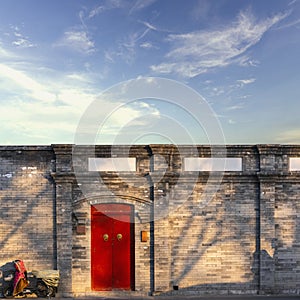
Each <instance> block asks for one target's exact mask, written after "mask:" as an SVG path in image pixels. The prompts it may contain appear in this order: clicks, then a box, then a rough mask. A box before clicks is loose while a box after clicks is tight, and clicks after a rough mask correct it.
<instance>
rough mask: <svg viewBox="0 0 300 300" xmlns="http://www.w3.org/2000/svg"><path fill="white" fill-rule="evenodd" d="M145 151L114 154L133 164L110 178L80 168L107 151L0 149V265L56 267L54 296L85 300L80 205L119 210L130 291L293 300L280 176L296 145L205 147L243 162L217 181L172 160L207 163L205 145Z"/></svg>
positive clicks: (299, 183) (86, 212) (290, 241)
mask: <svg viewBox="0 0 300 300" xmlns="http://www.w3.org/2000/svg"><path fill="white" fill-rule="evenodd" d="M150 147H151V150H152V152H153V154H154V158H153V159H152V160H150V158H149V148H148V149H147V148H145V147H144V146H134V147H131V148H130V149H129V148H128V147H126V146H119V147H117V148H113V157H127V156H130V157H135V158H136V165H137V171H136V172H124V173H120V174H116V173H113V172H101V173H100V174H99V173H98V172H89V170H88V158H90V157H111V154H112V147H111V146H96V147H89V146H76V147H75V146H74V145H52V146H10V147H6V146H2V147H0V201H1V207H0V219H1V223H0V244H1V252H0V263H5V262H6V261H9V260H13V259H16V258H20V259H23V260H24V261H25V264H26V266H27V268H28V269H45V268H59V269H60V271H61V277H62V278H61V279H62V280H61V287H60V290H61V292H62V294H63V295H66V296H69V295H80V294H95V293H94V292H93V291H91V254H90V253H91V238H90V236H91V215H90V214H91V205H93V204H97V203H110V202H116V203H128V204H133V205H134V211H135V217H134V221H135V227H134V228H135V290H136V291H135V293H143V294H147V293H149V292H153V293H163V294H180V293H182V294H188V293H202V294H204V293H211V294H216V293H217V294H228V293H229V294H230V293H243V294H248V293H252V294H256V293H257V292H259V293H262V294H264V293H284V294H299V292H300V281H299V273H300V250H299V249H300V247H299V244H300V229H299V228H300V225H299V224H300V222H299V213H300V172H297V171H296V172H290V171H289V158H290V157H300V146H297V145H295V146H282V145H250V146H247V145H244V146H239V145H232V146H227V147H226V149H224V148H223V147H220V148H218V149H214V151H215V152H214V153H213V154H214V155H215V156H216V155H220V156H223V155H224V154H225V152H226V155H227V156H228V157H240V158H242V170H241V171H238V172H225V173H224V174H223V177H221V180H220V177H218V176H219V175H218V174H216V176H217V177H214V176H213V175H211V174H209V173H208V172H201V173H199V176H198V174H196V180H195V173H193V172H184V169H183V158H184V157H197V156H199V157H210V156H211V154H212V150H211V149H210V147H208V146H198V147H197V148H196V150H197V151H196V152H195V148H193V147H190V146H181V147H179V148H177V147H176V146H172V145H150ZM225 150H226V151H225ZM153 162H154V171H153V170H151V163H153ZM210 175H211V176H210ZM150 178H151V180H152V182H153V184H154V207H153V210H154V215H155V218H156V219H155V223H154V240H153V241H152V240H149V239H148V241H147V242H141V239H140V234H141V231H146V232H147V233H148V236H150V223H149V221H150V215H151V214H150V212H151V205H152V204H153V203H152V201H151V194H150V188H149V182H150V181H149V180H150ZM216 184H218V189H217V190H216V191H214V190H213V188H214V186H215V185H216ZM205 193H206V195H209V196H211V198H205V199H209V201H206V200H205V199H204V198H203V195H204V194H205ZM153 245H154V252H153V253H152V254H151V251H152V246H153ZM151 258H154V261H153V262H152V261H151ZM153 270H154V273H153ZM152 288H154V290H153V291H151V289H152ZM96 294H97V293H96Z"/></svg>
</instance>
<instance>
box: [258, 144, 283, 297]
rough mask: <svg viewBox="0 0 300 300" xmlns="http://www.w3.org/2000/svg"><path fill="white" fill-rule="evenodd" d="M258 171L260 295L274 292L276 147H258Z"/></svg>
mask: <svg viewBox="0 0 300 300" xmlns="http://www.w3.org/2000/svg"><path fill="white" fill-rule="evenodd" d="M258 151H259V158H260V170H259V172H258V178H259V182H260V195H259V196H260V199H259V200H260V270H259V274H260V279H259V280H260V284H259V286H260V293H263V294H265V293H272V292H274V282H275V281H274V280H275V261H274V253H275V244H274V241H275V239H276V234H275V200H276V181H277V175H278V174H277V171H278V170H277V168H278V166H277V163H276V157H277V155H278V154H279V152H278V151H279V150H278V147H275V146H274V145H259V146H258Z"/></svg>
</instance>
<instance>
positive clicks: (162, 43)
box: [0, 0, 300, 145]
mask: <svg viewBox="0 0 300 300" xmlns="http://www.w3.org/2000/svg"><path fill="white" fill-rule="evenodd" d="M299 53H300V1H299V0H276V1H275V0H252V1H251V0H243V1H241V0H240V1H239V0H199V1H198V0H189V1H183V0H156V1H155V0H103V1H102V0H97V1H96V0H89V1H86V0H72V1H71V0H51V1H46V0H1V1H0V102H1V118H0V125H1V131H0V144H2V145H6V144H13V145H14V144H51V143H74V135H75V133H76V130H78V127H77V126H78V123H79V121H80V118H81V117H82V115H83V114H84V113H85V111H86V109H87V107H88V106H89V104H91V103H92V102H94V101H98V102H99V104H100V109H99V111H98V112H97V114H99V119H101V120H102V119H105V120H106V121H107V122H106V125H105V126H106V127H109V129H110V130H106V131H105V132H104V131H103V133H100V134H99V136H98V141H97V142H98V143H111V142H112V141H114V138H115V136H116V135H118V134H120V133H121V132H122V142H126V139H127V135H128V139H129V140H132V137H131V138H130V135H136V136H135V137H133V140H134V141H135V142H145V143H148V142H151V143H155V142H158V143H159V142H174V141H175V142H179V143H180V142H182V143H185V142H189V141H190V139H187V138H186V137H185V135H192V136H193V139H192V140H193V141H195V142H197V143H202V142H203V143H205V138H204V139H203V133H200V132H199V130H198V128H197V126H196V125H195V124H194V123H195V122H194V121H193V120H192V118H190V120H189V117H190V115H188V116H187V115H186V112H185V113H183V111H180V110H179V109H177V108H176V107H175V106H174V105H173V106H172V105H171V106H170V104H167V103H165V102H159V101H152V100H151V99H142V100H140V101H136V102H135V103H131V105H126V106H125V107H123V108H122V109H121V110H119V111H118V113H116V114H115V115H112V116H111V118H110V119H107V118H106V117H107V116H106V115H107V111H108V110H107V108H109V107H111V109H112V110H114V109H115V107H116V105H117V104H116V103H117V102H116V101H115V100H114V99H108V98H107V97H106V98H105V99H104V97H102V96H101V93H102V92H103V91H105V90H107V89H110V87H111V86H114V85H116V84H119V83H120V82H123V81H127V80H130V79H137V78H144V77H162V78H167V79H171V80H175V81H177V82H180V83H183V84H185V85H187V86H188V87H191V88H192V89H194V90H195V91H197V92H198V93H199V94H200V95H202V97H204V99H205V100H206V101H207V103H208V104H209V105H210V107H211V109H212V110H213V112H214V113H215V115H216V117H217V119H218V121H219V122H220V126H221V128H222V130H223V133H224V137H225V141H226V143H229V144H240V143H243V144H245V143H248V144H253V143H299V142H300V117H299V111H300V101H299V100H300V56H299ZM184 101H192V100H190V99H184ZM120 103H121V101H120V102H118V105H119V104H120ZM192 105H193V104H191V103H189V107H193V106H192ZM101 107H105V109H103V111H102V109H101ZM194 109H195V111H196V110H197V109H199V104H197V103H195V105H194ZM171 110H173V111H175V112H174V114H173V115H172V118H176V120H177V123H180V124H181V127H182V128H183V129H184V130H183V131H182V132H180V130H179V131H178V136H177V137H176V138H175V137H174V136H172V137H168V134H169V133H170V132H172V134H174V131H175V133H176V132H177V130H173V129H172V128H173V127H172V126H173V125H172V123H170V122H169V123H168V122H166V118H164V116H165V115H166V114H168V113H166V112H168V111H171ZM188 113H189V112H188ZM104 114H105V115H104ZM169 117H170V116H169ZM154 118H155V122H154ZM154 123H155V124H154ZM168 126H169V127H170V128H171V129H170V131H169V132H165V131H163V132H161V131H160V129H161V128H162V127H168ZM200 131H201V130H200ZM203 131H204V132H205V129H204V130H203ZM126 134H127V135H126ZM163 135H164V136H163ZM175 135H176V134H175ZM204 135H205V134H204Z"/></svg>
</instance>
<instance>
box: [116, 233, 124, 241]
mask: <svg viewBox="0 0 300 300" xmlns="http://www.w3.org/2000/svg"><path fill="white" fill-rule="evenodd" d="M122 237H123V235H122V234H121V233H118V234H117V239H118V241H121V240H122Z"/></svg>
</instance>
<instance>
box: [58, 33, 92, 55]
mask: <svg viewBox="0 0 300 300" xmlns="http://www.w3.org/2000/svg"><path fill="white" fill-rule="evenodd" d="M56 46H64V47H70V48H71V49H72V50H74V51H77V52H80V53H83V54H91V53H93V52H95V44H94V41H93V40H92V39H91V38H90V36H89V35H88V33H87V32H86V31H84V30H80V31H77V30H69V31H66V32H65V33H64V36H63V38H62V40H61V41H60V42H58V43H57V44H56Z"/></svg>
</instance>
